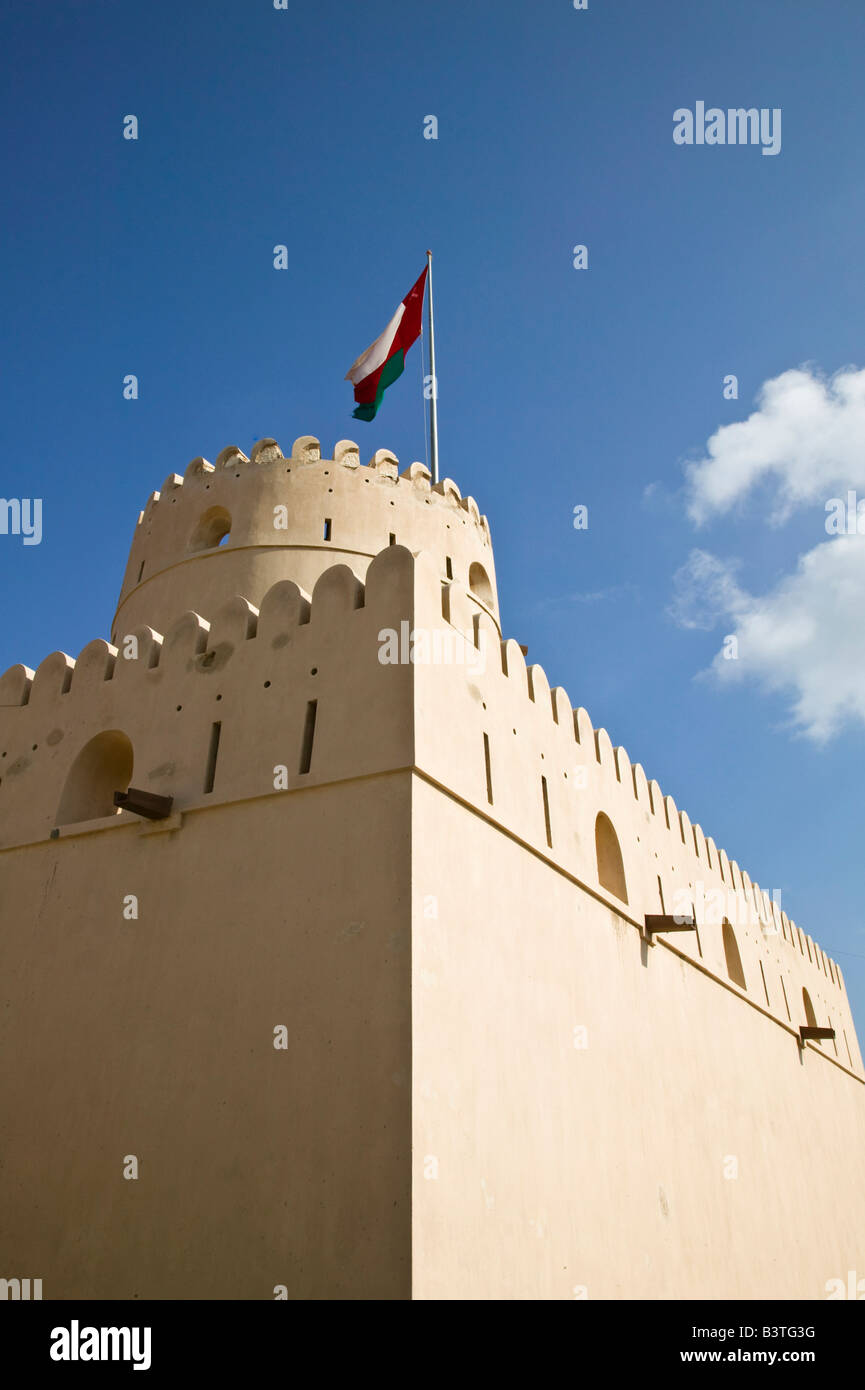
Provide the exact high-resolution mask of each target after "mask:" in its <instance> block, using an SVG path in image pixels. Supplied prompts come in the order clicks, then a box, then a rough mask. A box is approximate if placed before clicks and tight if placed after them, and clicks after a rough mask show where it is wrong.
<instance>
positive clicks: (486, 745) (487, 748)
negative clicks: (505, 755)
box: [484, 734, 493, 806]
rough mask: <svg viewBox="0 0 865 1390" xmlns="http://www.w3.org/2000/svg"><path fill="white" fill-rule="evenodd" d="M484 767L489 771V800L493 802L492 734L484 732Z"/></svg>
mask: <svg viewBox="0 0 865 1390" xmlns="http://www.w3.org/2000/svg"><path fill="white" fill-rule="evenodd" d="M484 767H485V768H486V773H487V801H488V802H489V803H490V805H491V806H492V804H493V774H492V769H491V767H490V736H489V734H484Z"/></svg>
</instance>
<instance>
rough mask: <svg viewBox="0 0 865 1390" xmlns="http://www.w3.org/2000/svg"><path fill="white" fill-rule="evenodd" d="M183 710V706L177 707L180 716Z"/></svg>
mask: <svg viewBox="0 0 865 1390" xmlns="http://www.w3.org/2000/svg"><path fill="white" fill-rule="evenodd" d="M182 709H183V706H182V705H178V706H177V713H178V714H179V713H180V711H181V710H182Z"/></svg>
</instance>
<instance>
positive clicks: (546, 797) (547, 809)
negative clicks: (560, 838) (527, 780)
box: [541, 777, 553, 849]
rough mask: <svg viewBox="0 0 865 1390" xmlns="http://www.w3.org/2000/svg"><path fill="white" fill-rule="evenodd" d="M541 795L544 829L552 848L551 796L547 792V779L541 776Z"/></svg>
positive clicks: (548, 843)
mask: <svg viewBox="0 0 865 1390" xmlns="http://www.w3.org/2000/svg"><path fill="white" fill-rule="evenodd" d="M541 796H542V797H543V799H544V829H545V830H546V832H547V845H548V846H549V848H550V849H552V847H553V833H552V831H551V829H550V798H549V793H548V792H547V779H546V777H542V778H541Z"/></svg>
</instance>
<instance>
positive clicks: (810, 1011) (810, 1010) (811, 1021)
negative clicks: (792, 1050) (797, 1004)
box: [802, 989, 817, 1028]
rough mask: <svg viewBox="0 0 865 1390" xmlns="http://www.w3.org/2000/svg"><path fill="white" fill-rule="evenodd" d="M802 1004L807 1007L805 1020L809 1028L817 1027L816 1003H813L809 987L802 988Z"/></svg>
mask: <svg viewBox="0 0 865 1390" xmlns="http://www.w3.org/2000/svg"><path fill="white" fill-rule="evenodd" d="M802 1004H803V1006H804V1008H805V1022H806V1023H807V1025H808V1027H809V1028H816V1027H817V1015H816V1014H815V1012H814V1005H813V1004H812V1003H811V996H810V994H809V993H808V991H807V989H803V990H802Z"/></svg>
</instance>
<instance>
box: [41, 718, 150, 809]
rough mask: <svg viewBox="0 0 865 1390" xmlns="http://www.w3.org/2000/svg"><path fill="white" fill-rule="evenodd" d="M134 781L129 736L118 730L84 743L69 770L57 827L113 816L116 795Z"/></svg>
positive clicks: (112, 730) (99, 735)
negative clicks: (132, 779)
mask: <svg viewBox="0 0 865 1390" xmlns="http://www.w3.org/2000/svg"><path fill="white" fill-rule="evenodd" d="M131 778H132V744H131V743H130V742H129V739H128V738H127V737H126V735H125V734H122V733H121V732H120V730H119V729H111V730H109V731H108V732H107V733H104V734H97V735H96V737H95V738H92V739H91V740H90V742H89V743H85V745H84V747H83V748H82V749H81V752H80V753H79V754H78V757H77V758H76V759H75V761H74V763H73V764H72V766H71V768H70V769H69V773H68V775H67V778H66V785H65V787H64V788H63V795H62V796H61V798H60V807H59V809H58V811H57V824H58V825H74V824H75V822H76V821H83V820H99V819H101V818H102V816H112V815H114V814H115V812H116V811H117V808H116V807H115V805H114V793H115V792H125V791H127V790H128V787H129V783H130V780H131Z"/></svg>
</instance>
